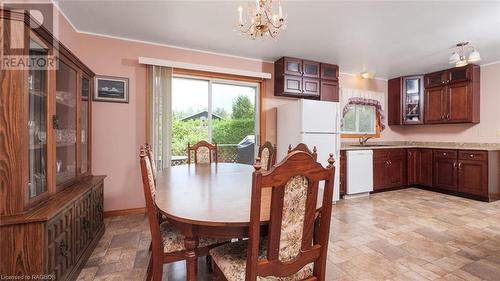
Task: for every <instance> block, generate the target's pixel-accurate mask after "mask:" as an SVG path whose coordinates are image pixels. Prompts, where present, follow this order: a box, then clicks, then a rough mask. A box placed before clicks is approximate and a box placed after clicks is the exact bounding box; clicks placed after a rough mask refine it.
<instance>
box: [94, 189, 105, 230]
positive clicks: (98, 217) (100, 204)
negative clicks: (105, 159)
mask: <svg viewBox="0 0 500 281" xmlns="http://www.w3.org/2000/svg"><path fill="white" fill-rule="evenodd" d="M103 192H104V186H103V185H102V184H100V185H98V186H96V187H95V188H94V189H93V190H92V204H93V206H92V232H93V233H94V235H95V234H96V233H97V232H98V231H99V230H101V228H102V226H103V225H104V193H103Z"/></svg>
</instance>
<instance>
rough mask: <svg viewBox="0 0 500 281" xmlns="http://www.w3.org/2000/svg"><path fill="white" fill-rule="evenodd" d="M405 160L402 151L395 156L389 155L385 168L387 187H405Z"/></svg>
mask: <svg viewBox="0 0 500 281" xmlns="http://www.w3.org/2000/svg"><path fill="white" fill-rule="evenodd" d="M405 159H406V155H404V152H403V151H400V152H397V154H396V155H395V154H393V153H391V156H390V159H389V165H388V167H387V174H388V186H389V187H400V186H405V185H406V182H407V179H406V161H405Z"/></svg>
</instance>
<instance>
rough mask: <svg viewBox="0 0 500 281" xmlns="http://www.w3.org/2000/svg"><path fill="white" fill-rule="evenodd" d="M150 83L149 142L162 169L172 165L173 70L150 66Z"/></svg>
mask: <svg viewBox="0 0 500 281" xmlns="http://www.w3.org/2000/svg"><path fill="white" fill-rule="evenodd" d="M148 83H149V84H148V122H147V132H148V142H149V143H150V144H151V146H152V147H153V152H154V157H155V160H156V163H157V165H156V166H157V169H162V168H166V167H170V164H171V156H170V150H171V147H170V146H171V143H172V142H171V138H172V133H171V132H172V68H170V67H163V66H154V65H148Z"/></svg>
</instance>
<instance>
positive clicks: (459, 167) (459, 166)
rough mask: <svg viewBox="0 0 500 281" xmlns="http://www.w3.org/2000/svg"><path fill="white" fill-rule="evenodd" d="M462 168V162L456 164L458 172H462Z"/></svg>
mask: <svg viewBox="0 0 500 281" xmlns="http://www.w3.org/2000/svg"><path fill="white" fill-rule="evenodd" d="M462 166H463V163H462V162H460V163H458V169H459V170H462Z"/></svg>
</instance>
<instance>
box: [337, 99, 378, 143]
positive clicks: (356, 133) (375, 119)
mask: <svg viewBox="0 0 500 281" xmlns="http://www.w3.org/2000/svg"><path fill="white" fill-rule="evenodd" d="M351 106H352V107H351V110H355V112H356V131H344V129H343V128H342V132H341V133H342V134H351V135H363V134H367V135H374V134H377V122H378V121H377V109H376V108H375V106H373V105H361V104H353V105H351ZM358 106H369V107H373V113H374V115H375V116H374V117H373V132H360V131H359V111H358V110H356V107H358ZM344 125H345V124H344Z"/></svg>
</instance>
